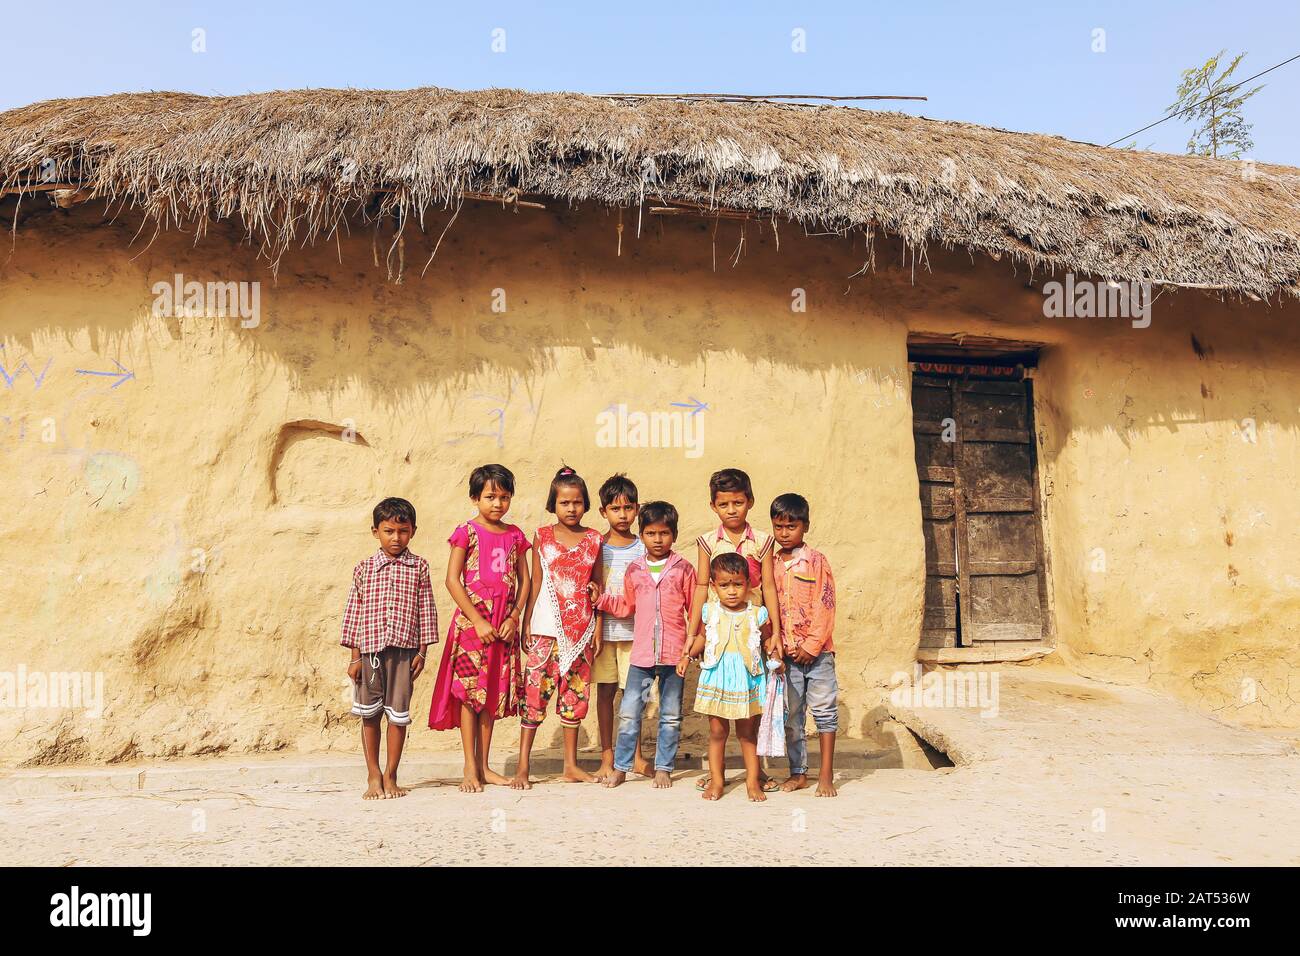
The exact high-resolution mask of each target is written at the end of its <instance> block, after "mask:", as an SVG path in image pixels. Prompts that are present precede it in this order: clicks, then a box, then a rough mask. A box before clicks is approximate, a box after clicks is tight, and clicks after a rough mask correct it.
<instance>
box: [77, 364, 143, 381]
mask: <svg viewBox="0 0 1300 956" xmlns="http://www.w3.org/2000/svg"><path fill="white" fill-rule="evenodd" d="M113 364H114V365H116V366H117V371H116V372H92V371H90V370H89V369H84V368H79V369H77V374H78V375H107V376H108V377H110V378H116V379H117V381H116V382H114V383H113V385H112V387H113V388H117V387H118V386H119V385H121V384H122V383H123V382H127V381H130V380H131V379H133V378H135V372H128V371H127V370H126V369H124V368H123V367H122V363H121V362H119V361H118V360H117V359H113Z"/></svg>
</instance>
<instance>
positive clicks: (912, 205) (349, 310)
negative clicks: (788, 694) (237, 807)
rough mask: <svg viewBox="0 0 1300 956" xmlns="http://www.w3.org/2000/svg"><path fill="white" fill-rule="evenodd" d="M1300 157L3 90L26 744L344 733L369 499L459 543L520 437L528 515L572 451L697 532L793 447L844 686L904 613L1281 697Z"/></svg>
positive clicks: (8, 433)
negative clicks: (353, 597) (831, 571)
mask: <svg viewBox="0 0 1300 956" xmlns="http://www.w3.org/2000/svg"><path fill="white" fill-rule="evenodd" d="M1297 197H1300V171H1298V170H1296V169H1293V168H1289V167H1281V166H1272V165H1267V164H1263V163H1259V164H1255V163H1234V162H1226V161H1215V160H1208V159H1201V158H1194V157H1183V156H1169V155H1158V154H1153V153H1143V152H1134V151H1124V150H1113V149H1105V148H1101V147H1098V146H1094V145H1089V144H1085V143H1078V142H1072V141H1069V140H1065V139H1061V138H1057V137H1050V136H1042V135H1033V134H1024V133H1013V132H1007V131H1003V130H996V129H989V128H984V127H979V126H972V125H967V124H961V123H951V122H936V121H932V120H927V119H921V118H916V117H912V116H905V115H899V114H895V113H887V112H869V111H864V110H858V109H849V108H841V107H808V106H793V105H780V104H775V103H768V102H713V101H702V100H693V99H660V98H638V97H631V96H629V97H613V98H608V97H606V98H598V97H590V96H582V95H576V94H567V93H548V94H539V93H525V92H519V91H511V90H488V91H477V92H457V91H450V90H444V89H418V90H408V91H400V92H371V91H357V90H308V91H291V92H276V93H266V94H257V95H249V96H239V97H203V96H194V95H187V94H176V93H149V94H124V95H117V96H109V97H97V98H86V99H74V100H55V101H49V102H43V103H38V104H34V105H32V106H28V107H24V108H21V109H17V110H12V111H10V112H7V113H4V114H2V115H0V220H2V221H3V222H5V223H6V225H8V226H9V227H10V229H11V236H10V241H9V243H8V245H9V248H8V249H7V250H5V252H4V254H3V256H0V371H2V372H3V378H2V385H3V387H2V388H0V422H2V430H0V438H2V440H3V445H4V454H3V455H2V456H0V475H2V476H3V480H4V484H5V487H6V488H8V489H9V492H10V502H11V505H10V521H8V522H6V524H5V528H4V531H3V533H0V555H2V556H3V564H4V566H5V567H6V569H8V570H7V573H6V574H4V575H3V576H0V608H3V610H4V615H5V620H6V622H7V626H6V628H5V629H4V632H3V637H0V677H5V676H7V681H6V680H0V696H4V695H5V694H6V693H7V694H8V697H7V699H6V702H7V703H8V704H9V706H6V707H4V708H0V759H3V760H4V761H5V762H7V763H10V764H17V763H22V764H28V765H34V764H45V763H54V762H64V761H74V760H94V761H113V760H122V759H129V758H132V757H136V756H159V755H162V756H171V755H185V754H211V753H220V752H226V751H229V752H252V751H274V750H280V749H285V748H303V749H314V748H321V747H330V746H344V747H351V746H353V744H354V740H353V734H354V730H353V728H352V727H351V725H350V724H349V723H348V722H347V721H346V720H345V719H344V717H345V714H346V712H347V702H346V701H347V696H346V688H345V684H344V675H343V668H342V664H341V652H340V650H339V649H338V648H337V647H336V634H337V627H338V618H339V612H340V610H341V607H342V604H343V599H344V596H345V591H346V585H347V582H348V571H349V569H350V568H351V566H352V564H353V563H354V562H355V561H356V560H358V559H359V558H360V557H362V556H364V555H365V554H366V553H368V551H369V550H370V549H371V547H372V539H371V538H370V536H369V527H368V515H369V508H370V507H371V506H372V505H373V503H374V502H375V501H376V500H378V499H379V498H380V497H383V496H384V495H390V494H395V495H401V496H403V497H407V498H409V499H411V500H412V501H413V502H414V503H415V505H416V507H417V508H418V509H419V516H420V531H419V534H418V535H417V537H416V539H415V541H414V542H413V549H414V550H416V551H417V552H419V553H422V554H425V555H426V556H428V557H429V558H430V560H431V562H432V563H433V565H434V575H435V580H439V579H440V577H441V574H442V569H443V567H444V566H445V561H446V550H447V549H446V546H445V543H444V539H445V536H446V534H447V533H448V532H449V531H450V529H451V528H452V527H453V526H454V525H455V524H456V523H458V522H459V521H461V520H463V519H464V518H466V517H468V515H469V510H468V509H469V508H470V504H469V502H468V501H467V500H466V496H465V479H466V476H467V475H468V472H469V470H470V469H471V468H472V467H473V466H474V465H476V464H479V463H482V462H484V461H496V460H499V461H502V462H504V463H506V464H508V465H509V466H510V467H512V468H513V469H514V470H515V472H516V474H517V475H518V476H519V479H520V491H519V496H518V499H517V503H516V505H515V508H514V510H513V511H512V515H511V516H512V518H513V520H515V521H516V522H517V523H519V524H520V525H521V526H523V527H525V529H527V530H531V529H532V528H534V527H536V526H537V525H538V524H540V523H542V522H543V521H544V520H545V518H546V516H545V514H544V511H543V502H544V498H545V484H546V480H547V478H548V477H549V475H550V474H551V473H552V472H553V470H554V469H555V468H556V467H557V466H558V464H559V463H560V462H561V461H566V462H568V463H570V464H572V465H574V466H575V467H576V468H577V469H578V470H579V472H580V473H582V474H583V475H584V476H585V477H586V478H587V479H588V480H589V482H592V483H595V484H598V483H599V482H600V481H601V480H602V479H603V478H605V477H606V476H607V475H609V474H611V473H613V472H615V471H626V472H628V473H629V474H630V475H631V476H632V477H633V479H634V480H635V481H636V482H637V483H638V485H639V486H640V487H641V489H642V494H643V496H647V497H660V498H666V499H668V500H670V501H673V502H674V503H675V504H676V505H677V506H678V508H679V509H680V511H681V512H682V515H683V533H682V537H681V539H680V541H681V544H682V545H686V544H688V542H689V541H690V540H692V539H693V537H694V536H695V535H696V534H698V533H700V532H702V531H704V530H705V529H706V528H708V527H710V526H711V525H712V521H711V518H712V515H711V513H710V512H709V510H708V494H707V479H708V475H709V474H710V473H711V472H712V471H714V470H716V469H718V468H720V467H726V466H739V467H743V468H745V469H746V470H747V471H748V472H749V473H750V474H751V476H752V477H753V479H754V483H755V489H756V494H757V498H758V502H757V505H756V509H755V512H754V515H753V517H754V520H755V521H756V522H758V523H760V524H764V525H765V523H766V509H767V505H768V502H770V500H771V499H772V498H773V497H774V496H775V495H777V494H779V493H781V492H785V491H792V490H793V491H799V492H801V493H803V494H805V495H806V496H807V497H808V498H809V499H810V500H811V502H812V508H813V516H812V531H811V534H810V540H811V541H812V542H813V543H815V544H816V545H817V546H818V547H819V548H821V549H822V550H823V551H824V552H825V553H826V554H827V555H828V556H829V557H830V559H831V561H832V562H833V565H834V567H835V569H836V577H837V580H838V582H839V587H840V610H839V623H838V628H837V636H836V644H837V650H838V652H839V671H840V675H841V678H840V679H841V685H842V691H843V692H842V708H843V713H842V726H844V727H847V728H848V729H849V732H850V733H851V734H854V735H870V734H871V733H872V732H873V731H874V730H875V728H876V727H877V725H878V724H879V722H880V720H881V719H882V717H883V714H884V711H883V709H882V707H881V701H882V699H883V698H884V697H885V695H886V692H887V690H888V688H889V687H890V686H891V685H894V684H897V683H898V681H900V680H904V679H907V677H910V675H911V674H912V673H913V667H914V666H915V664H916V663H917V662H918V661H920V662H922V663H924V664H925V665H926V666H963V665H966V664H971V663H981V662H982V663H990V662H993V663H1002V664H1006V665H1007V666H1012V665H1013V664H1014V665H1015V666H1021V665H1025V666H1032V663H1033V662H1034V661H1036V660H1040V659H1042V658H1044V657H1045V656H1047V655H1053V654H1055V655H1059V657H1060V658H1061V659H1063V660H1064V661H1065V662H1066V663H1067V664H1068V665H1069V666H1071V667H1073V668H1075V669H1076V670H1078V671H1079V672H1080V673H1083V674H1086V675H1089V676H1093V677H1099V678H1102V679H1105V680H1110V681H1116V682H1131V683H1145V684H1150V685H1152V686H1155V687H1157V688H1159V689H1161V690H1163V691H1165V692H1167V693H1170V694H1173V695H1176V696H1178V697H1180V698H1183V699H1185V700H1187V701H1189V702H1190V703H1192V704H1193V705H1194V706H1197V707H1200V708H1204V709H1207V710H1212V711H1213V712H1215V713H1216V714H1219V715H1221V716H1222V717H1224V718H1225V719H1228V720H1231V721H1234V722H1240V723H1244V724H1251V725H1273V726H1286V727H1295V726H1300V705H1297V703H1296V701H1295V697H1294V692H1293V689H1292V688H1293V685H1294V682H1295V680H1296V674H1297V673H1300V671H1298V669H1297V668H1298V665H1300V641H1298V640H1297V638H1298V637H1300V634H1298V629H1297V620H1298V619H1300V616H1298V612H1300V571H1297V570H1294V569H1293V568H1292V563H1293V561H1294V559H1295V558H1296V557H1297V556H1298V555H1300V532H1297V530H1296V529H1297V527H1300V520H1298V519H1300V506H1298V505H1297V499H1296V496H1295V494H1294V492H1293V487H1292V481H1293V480H1294V479H1293V475H1294V473H1295V471H1296V468H1297V465H1300V437H1298V435H1297V419H1298V418H1300V332H1298V331H1297V329H1300V322H1298V321H1297V319H1300V305H1298V304H1297V302H1296V296H1297V294H1298V293H1300V284H1298V277H1300V215H1298V214H1297ZM596 520H597V521H598V518H597V519H596ZM598 526H599V525H598ZM441 607H442V610H443V611H444V615H445V613H446V612H448V611H449V609H450V605H449V603H448V602H447V601H446V600H441ZM900 675H906V676H900ZM82 677H87V678H93V679H91V680H81V678H82ZM95 680H98V681H99V686H100V688H101V689H100V692H99V694H98V696H97V697H96V696H95V691H94V687H95ZM430 687H431V682H430V684H429V685H426V689H425V691H424V692H420V691H418V690H417V698H418V705H417V708H416V714H415V717H416V723H417V725H420V724H421V723H422V722H423V721H422V718H423V713H422V711H421V708H424V709H426V710H427V706H428V699H427V691H428V690H429V689H430ZM73 691H77V692H78V693H80V694H81V695H82V696H83V697H85V698H87V699H93V700H97V701H98V706H90V705H87V704H86V703H85V701H82V702H81V703H80V704H78V703H77V702H75V701H73V700H72V699H71V696H70V695H71V694H72V693H73ZM693 729H694V730H698V728H692V727H691V726H689V725H688V728H687V730H688V733H690V732H691V731H692V730H693ZM557 732H558V729H557V727H551V728H550V729H549V730H546V729H544V730H543V742H545V738H546V736H547V734H549V733H557ZM501 742H502V743H503V744H505V743H508V737H507V736H505V735H504V734H503V736H502V741H501ZM456 745H457V742H456V741H455V740H453V739H452V737H451V735H435V734H433V733H432V732H424V733H417V734H414V735H413V736H412V738H411V746H413V747H454V746H456Z"/></svg>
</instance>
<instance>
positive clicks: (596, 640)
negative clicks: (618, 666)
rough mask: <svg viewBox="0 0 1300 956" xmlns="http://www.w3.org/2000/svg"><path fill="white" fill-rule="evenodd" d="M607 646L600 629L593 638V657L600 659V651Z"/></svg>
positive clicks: (597, 629)
mask: <svg viewBox="0 0 1300 956" xmlns="http://www.w3.org/2000/svg"><path fill="white" fill-rule="evenodd" d="M604 646H605V642H604V641H602V640H601V639H600V628H596V633H595V634H594V635H593V636H592V638H591V647H592V656H593V657H599V656H600V649H601V648H602V647H604Z"/></svg>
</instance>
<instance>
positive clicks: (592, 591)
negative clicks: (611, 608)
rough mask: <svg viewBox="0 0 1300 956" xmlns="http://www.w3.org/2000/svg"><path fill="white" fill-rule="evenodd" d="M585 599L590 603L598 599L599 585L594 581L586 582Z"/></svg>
mask: <svg viewBox="0 0 1300 956" xmlns="http://www.w3.org/2000/svg"><path fill="white" fill-rule="evenodd" d="M587 600H589V601H590V602H591V603H592V604H595V603H596V602H597V601H599V600H600V585H599V584H597V583H596V582H595V581H588V582H587Z"/></svg>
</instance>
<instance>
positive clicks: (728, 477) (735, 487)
mask: <svg viewBox="0 0 1300 956" xmlns="http://www.w3.org/2000/svg"><path fill="white" fill-rule="evenodd" d="M722 491H739V492H741V493H742V494H744V496H745V497H746V498H748V499H749V500H750V501H753V500H754V488H753V486H752V485H750V483H749V475H747V474H745V473H744V472H743V471H741V470H740V469H739V468H724V469H722V471H715V472H714V473H713V474H712V475H710V476H709V500H710V501H715V500H717V497H718V493H719V492H722Z"/></svg>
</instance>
